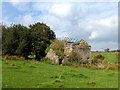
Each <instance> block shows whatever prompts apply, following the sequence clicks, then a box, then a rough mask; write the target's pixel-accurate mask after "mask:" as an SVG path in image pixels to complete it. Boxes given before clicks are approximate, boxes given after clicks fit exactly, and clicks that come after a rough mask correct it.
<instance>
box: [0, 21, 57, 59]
mask: <svg viewBox="0 0 120 90" xmlns="http://www.w3.org/2000/svg"><path fill="white" fill-rule="evenodd" d="M1 27H2V55H17V56H23V57H24V58H25V59H28V55H31V53H34V55H35V60H40V59H41V58H42V57H45V55H46V53H45V50H46V48H47V47H48V46H49V45H50V44H51V42H52V41H53V40H54V39H56V35H55V33H54V32H53V30H51V28H50V27H49V26H47V25H46V24H45V23H40V22H37V23H35V24H32V25H29V27H26V26H23V25H21V24H12V25H11V26H9V27H7V26H5V25H1Z"/></svg>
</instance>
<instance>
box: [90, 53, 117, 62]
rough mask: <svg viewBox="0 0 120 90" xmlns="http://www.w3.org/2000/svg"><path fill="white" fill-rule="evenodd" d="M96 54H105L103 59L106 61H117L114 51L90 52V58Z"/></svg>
mask: <svg viewBox="0 0 120 90" xmlns="http://www.w3.org/2000/svg"><path fill="white" fill-rule="evenodd" d="M98 54H102V55H103V56H105V60H106V61H108V62H112V63H113V62H117V61H118V58H117V56H116V54H115V52H92V58H93V57H94V56H96V55H98Z"/></svg>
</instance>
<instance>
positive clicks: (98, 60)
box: [92, 54, 105, 64]
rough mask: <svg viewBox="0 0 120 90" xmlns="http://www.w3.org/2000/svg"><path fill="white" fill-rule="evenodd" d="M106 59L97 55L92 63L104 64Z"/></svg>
mask: <svg viewBox="0 0 120 90" xmlns="http://www.w3.org/2000/svg"><path fill="white" fill-rule="evenodd" d="M104 59H105V57H104V56H103V55H101V54H99V55H97V56H95V57H94V59H93V60H92V63H93V64H95V63H102V62H103V61H104Z"/></svg>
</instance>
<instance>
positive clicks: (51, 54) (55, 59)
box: [46, 49, 59, 64]
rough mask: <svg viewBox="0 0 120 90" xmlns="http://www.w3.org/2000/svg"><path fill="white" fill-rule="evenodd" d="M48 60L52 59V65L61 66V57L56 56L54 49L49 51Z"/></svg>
mask: <svg viewBox="0 0 120 90" xmlns="http://www.w3.org/2000/svg"><path fill="white" fill-rule="evenodd" d="M46 58H48V59H50V60H51V62H52V64H59V57H58V55H56V53H55V52H54V51H53V49H50V50H49V52H48V53H47V55H46Z"/></svg>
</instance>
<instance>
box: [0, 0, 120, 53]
mask: <svg viewBox="0 0 120 90" xmlns="http://www.w3.org/2000/svg"><path fill="white" fill-rule="evenodd" d="M1 20H2V22H3V23H4V24H6V25H8V26H10V25H11V24H12V23H15V24H23V25H25V26H29V25H30V24H34V23H36V22H44V23H46V24H47V25H48V26H50V27H51V29H52V30H53V31H54V32H55V34H56V37H57V38H59V39H64V38H70V39H71V40H77V41H79V40H81V39H85V40H86V41H87V42H88V43H89V44H90V45H91V47H92V48H91V49H92V50H95V51H96V50H101V51H102V50H104V49H106V48H110V49H111V50H114V49H118V2H117V0H116V2H113V0H109V1H106V2H105V0H104V1H102V0H101V2H95V1H93V0H92V2H90V1H87V0H86V1H85V2H83V1H74V2H73V1H66V2H63V1H62V2H56V1H50V0H49V1H47V2H45V1H36V2H35V1H34V2H33V1H30V0H27V1H24V0H22V1H20V0H10V1H4V2H2V19H0V21H1Z"/></svg>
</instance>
